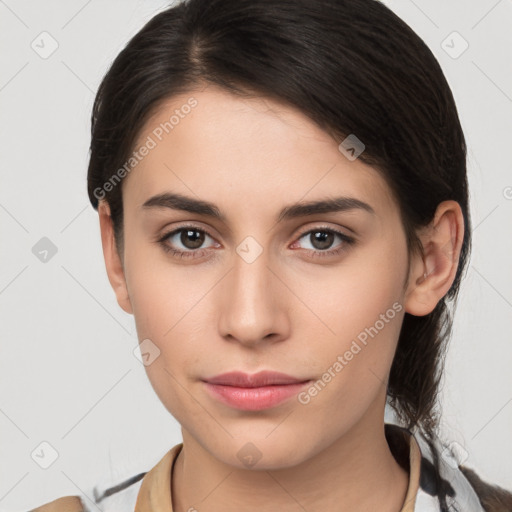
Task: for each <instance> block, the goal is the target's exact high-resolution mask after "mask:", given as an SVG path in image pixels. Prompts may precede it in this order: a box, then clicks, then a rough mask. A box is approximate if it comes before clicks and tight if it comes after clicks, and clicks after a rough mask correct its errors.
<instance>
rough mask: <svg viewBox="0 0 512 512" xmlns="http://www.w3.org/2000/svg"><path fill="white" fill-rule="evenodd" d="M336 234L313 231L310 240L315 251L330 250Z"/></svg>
mask: <svg viewBox="0 0 512 512" xmlns="http://www.w3.org/2000/svg"><path fill="white" fill-rule="evenodd" d="M334 238H335V234H334V233H332V232H330V231H311V232H310V234H309V239H310V241H311V243H312V245H313V247H314V248H315V249H319V250H325V249H329V248H330V247H331V245H332V243H333V241H334Z"/></svg>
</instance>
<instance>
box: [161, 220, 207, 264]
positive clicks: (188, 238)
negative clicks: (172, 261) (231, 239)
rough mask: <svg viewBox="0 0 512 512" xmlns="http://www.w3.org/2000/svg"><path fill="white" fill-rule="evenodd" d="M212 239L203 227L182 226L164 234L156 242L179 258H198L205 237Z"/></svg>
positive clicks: (201, 252) (202, 250)
mask: <svg viewBox="0 0 512 512" xmlns="http://www.w3.org/2000/svg"><path fill="white" fill-rule="evenodd" d="M207 238H209V239H211V240H213V237H211V236H210V235H209V234H208V233H207V232H206V231H205V230H204V229H199V228H198V227H196V226H182V227H180V228H178V229H175V230H173V231H170V232H169V233H166V234H164V235H163V236H162V237H161V238H160V239H159V240H158V243H159V244H160V245H161V246H162V248H163V249H164V251H166V252H170V253H172V254H173V255H174V256H179V257H181V258H199V257H201V256H202V255H203V254H204V249H205V248H204V247H202V245H203V244H204V243H205V239H207Z"/></svg>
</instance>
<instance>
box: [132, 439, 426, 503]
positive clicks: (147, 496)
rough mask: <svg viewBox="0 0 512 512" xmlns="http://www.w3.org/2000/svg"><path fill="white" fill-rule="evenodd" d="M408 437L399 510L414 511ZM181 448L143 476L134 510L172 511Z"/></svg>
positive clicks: (413, 461)
mask: <svg viewBox="0 0 512 512" xmlns="http://www.w3.org/2000/svg"><path fill="white" fill-rule="evenodd" d="M407 437H408V438H409V447H410V450H409V463H410V474H409V486H408V488H407V494H406V497H405V501H404V505H403V507H402V508H401V510H400V512H414V504H415V501H416V494H417V492H418V487H419V481H420V464H421V451H420V448H419V446H418V443H417V441H416V439H415V438H414V436H411V435H410V434H408V435H407ZM182 448H183V443H180V444H177V445H176V446H174V447H173V448H171V449H170V450H169V451H168V452H167V453H166V454H165V455H164V456H163V457H162V459H160V461H159V462H158V463H157V465H156V466H154V467H153V468H152V469H151V470H150V471H149V472H148V473H146V475H145V476H144V478H143V480H142V483H141V486H140V490H139V493H138V496H137V503H136V505H135V512H153V511H155V510H165V511H166V512H172V510H173V509H172V496H171V475H172V469H173V466H174V463H175V461H176V459H177V457H178V454H179V453H180V451H181V449H182Z"/></svg>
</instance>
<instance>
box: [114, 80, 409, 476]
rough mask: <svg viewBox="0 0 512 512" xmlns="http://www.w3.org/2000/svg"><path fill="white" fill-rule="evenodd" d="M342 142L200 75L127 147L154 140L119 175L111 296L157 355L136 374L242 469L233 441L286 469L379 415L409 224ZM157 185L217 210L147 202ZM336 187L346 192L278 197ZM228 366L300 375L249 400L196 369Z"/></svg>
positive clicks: (200, 440)
mask: <svg viewBox="0 0 512 512" xmlns="http://www.w3.org/2000/svg"><path fill="white" fill-rule="evenodd" d="M190 98H193V100H191V99H190ZM186 105H189V106H190V108H188V107H185V106H186ZM192 105H193V106H192ZM176 110H178V113H176V112H175V111H176ZM173 114H176V115H175V118H174V120H173V121H171V123H172V128H169V126H170V125H169V119H170V117H171V116H172V115H173ZM177 120H178V121H177ZM166 122H167V125H165V123H166ZM162 126H166V128H167V130H165V129H163V128H162ZM150 140H151V141H153V142H150ZM339 142H341V141H337V142H336V141H335V140H333V139H332V138H331V137H330V136H329V135H327V134H326V133H325V132H324V131H323V130H322V129H320V128H319V127H318V126H316V125H315V124H314V123H313V122H312V121H311V120H309V119H308V118H307V117H305V116H304V115H303V114H302V113H301V112H299V111H297V110H295V109H291V108H289V107H285V106H284V105H282V104H279V103H276V102H274V101H271V100H268V99H262V98H254V99H242V98H240V97H236V96H234V95H231V94H230V93H228V92H225V91H223V90H221V89H218V88H216V87H213V86H210V87H207V88H206V89H203V90H201V91H194V92H192V93H190V94H183V95H180V96H175V97H173V98H171V99H169V100H168V101H167V103H165V104H164V105H162V106H161V107H160V108H159V109H158V111H156V112H155V113H154V115H153V116H152V117H151V118H150V119H149V120H148V121H147V123H146V125H145V128H144V129H143V131H142V132H141V133H140V135H139V138H138V142H137V144H136V145H135V149H137V148H140V147H141V146H142V145H144V144H147V147H151V148H150V149H149V150H148V151H147V154H146V155H145V156H144V157H143V158H141V159H140V161H139V162H138V163H137V164H136V166H134V168H133V170H132V171H131V172H130V173H129V175H127V177H126V178H125V180H124V182H123V201H124V222H125V224H124V233H125V241H124V269H123V270H124V275H123V280H122V283H119V284H118V286H117V288H116V293H117V295H118V300H119V303H120V304H121V306H122V307H123V308H124V309H125V310H126V311H127V312H130V313H133V315H134V317H135V322H136V327H137V333H138V337H139V340H140V341H141V342H142V341H143V340H150V341H145V343H146V344H147V345H146V346H147V347H150V348H151V350H149V353H150V356H149V357H150V358H151V359H153V358H154V357H155V355H156V354H159V355H158V357H156V359H154V360H153V361H152V362H151V364H149V365H148V366H146V371H147V374H148V377H149V379H150V381H151V384H152V386H153V388H154V390H155V391H156V393H157V395H158V397H159V398H160V400H161V401H162V403H163V404H164V406H165V407H166V408H167V409H168V411H169V412H170V413H171V414H172V415H173V416H174V417H175V418H176V419H177V420H178V421H179V423H180V424H181V425H182V429H183V435H184V439H185V437H187V439H191V440H192V439H193V440H194V442H196V443H197V445H198V446H201V447H202V448H203V449H205V450H206V451H208V453H210V454H211V455H213V456H214V457H216V458H217V459H218V460H221V461H224V462H225V463H228V464H231V465H234V466H238V467H243V464H244V463H243V462H242V459H241V458H240V453H239V452H240V450H241V448H243V447H245V448H244V449H245V450H254V451H255V453H258V452H259V453H261V454H262V455H263V456H264V458H262V463H263V465H260V466H259V467H266V468H277V467H285V466H293V465H295V464H298V463H300V462H301V461H304V460H306V459H308V458H311V457H313V456H314V455H315V454H317V453H319V452H320V451H321V450H323V449H324V448H326V447H327V446H329V445H331V444H332V443H334V442H336V440H338V439H340V438H342V436H344V435H348V434H349V433H350V432H352V433H353V432H354V429H356V428H358V429H360V430H359V431H360V432H363V431H364V429H366V428H369V427H368V426H369V425H380V423H379V422H382V421H383V410H384V409H383V408H384V400H385V395H386V382H387V378H388V374H389V369H390V367H391V363H392V360H393V356H394V352H395V349H396V344H397V340H398V335H399V331H400V327H401V323H402V320H403V315H404V313H405V308H404V299H405V294H406V290H405V289H404V283H405V281H406V277H407V275H406V272H407V264H408V255H407V247H406V238H405V233H404V230H403V226H402V223H401V220H400V215H399V209H398V205H397V203H396V202H395V200H394V199H393V197H392V194H391V191H390V189H389V187H388V186H387V184H386V183H385V181H384V179H383V178H382V177H381V175H380V174H379V173H378V172H377V171H376V170H375V169H373V168H371V167H369V166H367V165H366V164H364V163H362V162H361V161H360V160H359V159H356V160H353V161H351V160H349V159H348V158H347V157H346V156H345V155H344V154H343V153H342V152H341V151H340V150H339V149H338V144H339ZM142 152H144V153H146V152H145V151H142ZM142 152H141V153H142ZM167 193H168V194H180V195H181V196H184V197H186V198H189V199H190V202H189V204H193V203H194V202H197V201H201V202H207V203H211V205H210V206H212V205H213V207H214V211H216V212H217V213H218V215H211V213H212V212H211V211H208V210H207V209H206V208H202V209H198V208H196V211H193V212H192V211H188V210H187V209H174V208H169V207H165V206H155V205H153V206H146V207H145V206H144V204H145V203H147V202H148V201H150V200H151V198H154V197H155V196H158V195H161V194H167ZM342 197H343V198H351V199H352V200H357V201H358V202H360V203H357V201H352V204H351V203H348V206H349V207H346V208H338V209H336V208H332V207H330V208H323V209H319V208H316V209H315V207H314V206H313V207H311V208H309V209H308V208H302V209H298V208H295V209H293V208H290V207H291V206H292V205H296V204H299V205H304V204H306V203H316V202H320V201H326V200H332V199H336V198H342ZM153 203H157V204H161V203H162V202H161V201H160V203H159V202H158V201H153ZM363 203H364V204H365V205H367V206H364V205H363V206H360V205H362V204H363ZM167 204H168V205H172V204H174V205H175V206H177V203H176V202H172V201H168V203H167ZM339 204H341V205H342V201H339ZM203 206H204V205H203ZM345 206H346V204H345ZM181 207H182V208H185V206H183V204H181ZM283 211H284V212H285V213H284V214H283ZM122 290H124V292H125V293H126V300H121V296H122V295H123V291H122ZM235 370H237V371H241V372H245V373H249V374H253V373H256V372H259V371H261V370H272V371H278V372H283V373H285V374H288V375H291V376H293V377H295V378H297V379H299V380H300V381H306V380H308V381H309V383H306V384H302V385H299V387H297V388H296V389H295V391H294V393H293V394H292V395H291V396H290V397H289V398H287V399H285V400H284V401H281V402H278V403H275V404H273V405H270V406H263V407H262V408H260V409H257V410H256V409H252V410H248V409H247V408H246V409H243V408H239V407H235V406H233V405H229V404H227V403H225V402H224V401H222V400H221V399H219V398H218V397H217V395H216V394H215V393H211V392H210V389H209V388H208V386H207V385H206V384H205V382H204V380H205V379H209V378H212V377H214V376H216V375H219V374H222V373H225V372H231V371H235ZM379 428H380V427H379ZM248 443H252V445H249V444H248ZM255 448H256V449H257V450H256V449H255Z"/></svg>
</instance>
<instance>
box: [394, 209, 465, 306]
mask: <svg viewBox="0 0 512 512" xmlns="http://www.w3.org/2000/svg"><path fill="white" fill-rule="evenodd" d="M419 236H420V240H421V242H422V245H423V249H424V251H423V254H422V255H420V254H418V255H415V256H414V261H413V262H412V264H411V267H410V273H409V281H408V282H409V286H408V287H407V291H406V294H405V300H404V306H405V311H406V313H410V314H411V315H414V316H424V315H428V314H429V313H431V312H432V311H433V310H434V308H435V307H436V305H437V303H438V302H439V301H440V300H441V299H442V298H443V297H444V296H445V295H446V293H447V292H448V290H449V289H450V287H451V285H452V283H453V280H454V279H455V275H456V273H457V267H458V263H459V255H460V251H461V247H462V240H463V238H464V217H463V215H462V210H461V208H460V205H459V204H458V203H457V202H456V201H453V200H450V201H443V202H442V203H440V204H439V206H438V207H437V210H436V214H435V216H434V220H433V221H432V222H431V224H430V225H429V226H427V227H426V228H425V229H424V230H422V233H421V234H420V235H419Z"/></svg>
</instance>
